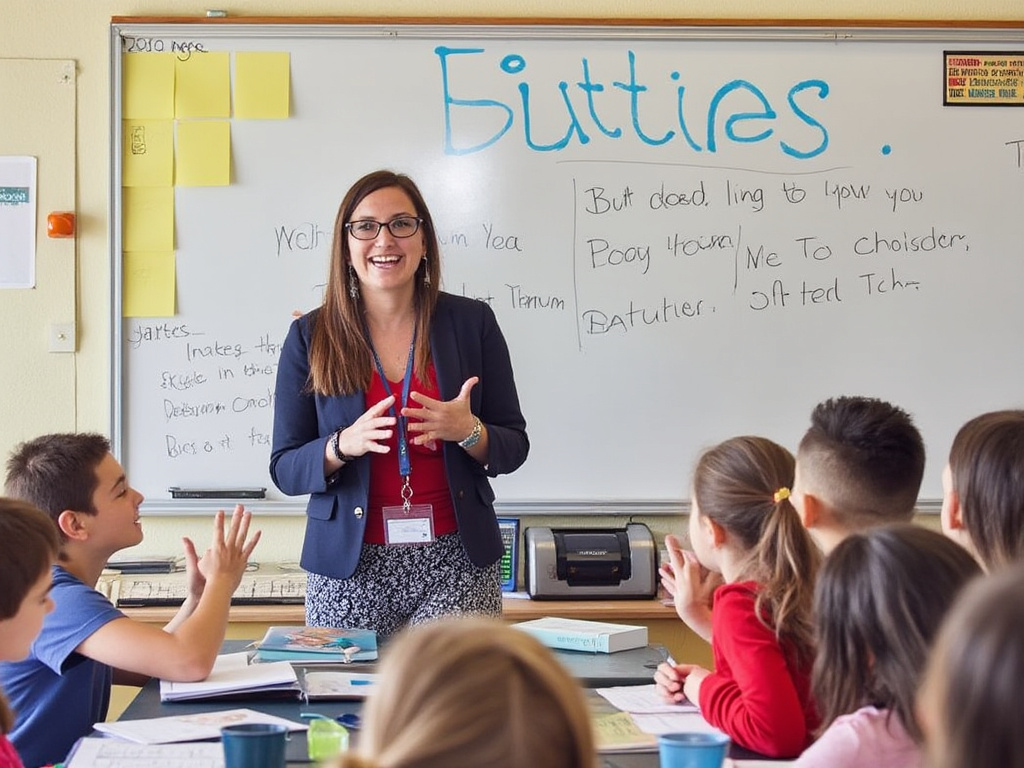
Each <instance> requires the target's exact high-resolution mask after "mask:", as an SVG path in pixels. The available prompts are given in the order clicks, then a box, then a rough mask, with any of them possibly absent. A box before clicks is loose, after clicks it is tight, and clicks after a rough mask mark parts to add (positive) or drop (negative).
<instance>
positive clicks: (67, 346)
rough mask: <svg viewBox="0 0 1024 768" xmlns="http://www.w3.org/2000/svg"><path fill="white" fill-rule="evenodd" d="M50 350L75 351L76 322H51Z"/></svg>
mask: <svg viewBox="0 0 1024 768" xmlns="http://www.w3.org/2000/svg"><path fill="white" fill-rule="evenodd" d="M50 351H51V352H74V351H75V324H74V323H51V324H50Z"/></svg>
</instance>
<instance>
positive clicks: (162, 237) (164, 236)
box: [121, 187, 174, 251]
mask: <svg viewBox="0 0 1024 768" xmlns="http://www.w3.org/2000/svg"><path fill="white" fill-rule="evenodd" d="M121 207H122V209H123V210H122V216H121V219H122V225H123V228H122V231H121V236H122V249H123V250H125V251H173V250H174V188H173V187H122V189H121Z"/></svg>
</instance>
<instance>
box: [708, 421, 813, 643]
mask: <svg viewBox="0 0 1024 768" xmlns="http://www.w3.org/2000/svg"><path fill="white" fill-rule="evenodd" d="M794 467H795V461H794V459H793V454H791V453H790V452H789V451H787V450H786V449H785V448H783V447H782V446H781V445H778V444H777V443H774V442H772V441H771V440H768V439H767V438H764V437H754V436H749V435H748V436H742V437H734V438H731V439H729V440H726V441H725V442H722V443H719V444H718V445H716V446H714V447H713V448H710V449H708V450H707V451H705V452H704V453H703V454H702V455H701V457H700V459H698V461H697V467H696V469H695V470H694V480H693V496H694V499H695V500H696V502H697V507H698V509H699V513H700V514H702V515H707V517H709V518H710V519H711V520H714V521H715V522H716V523H718V524H719V525H721V526H722V527H723V528H725V529H726V531H728V532H729V534H731V535H732V536H733V537H735V538H736V539H737V540H738V541H739V543H740V546H741V547H742V549H743V550H744V551H745V552H747V553H748V558H749V559H748V563H747V567H746V568H745V573H744V575H745V577H746V578H749V579H752V580H754V581H756V582H758V584H759V585H760V589H759V590H758V593H757V597H756V603H755V609H756V611H757V615H758V618H759V619H760V620H761V622H762V623H764V624H765V626H767V627H768V628H769V629H771V630H772V631H774V632H775V634H776V637H778V638H779V639H780V640H787V641H788V642H789V643H790V644H791V646H792V648H793V649H794V650H795V651H796V654H797V660H798V661H800V662H809V661H810V660H811V658H812V657H813V654H814V631H813V627H812V624H811V603H812V596H813V589H814V578H815V575H816V573H817V570H818V563H819V561H820V555H819V553H818V550H817V548H816V547H815V546H814V543H813V542H812V541H811V539H810V537H809V535H808V534H807V531H806V530H805V529H804V527H803V525H802V524H801V522H800V517H799V515H798V514H797V512H796V510H795V509H794V508H793V504H792V503H791V502H790V500H789V494H788V491H789V489H790V488H791V487H792V485H793V472H794ZM783 489H785V490H784V491H783ZM780 491H781V492H780Z"/></svg>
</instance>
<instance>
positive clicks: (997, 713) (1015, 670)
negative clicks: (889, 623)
mask: <svg viewBox="0 0 1024 768" xmlns="http://www.w3.org/2000/svg"><path fill="white" fill-rule="evenodd" d="M1022 637H1024V567H1022V566H1021V565H1020V564H1016V565H1013V566H1012V567H1009V568H1007V569H1005V570H1003V571H1000V572H999V573H997V574H994V575H991V576H984V577H982V578H980V579H977V580H976V581H975V582H974V583H973V584H971V585H970V586H969V587H967V589H965V590H964V592H963V594H962V595H961V596H960V598H959V599H958V600H957V602H956V604H955V605H954V606H953V609H952V610H951V611H950V612H949V615H948V616H946V620H945V621H944V622H943V624H942V629H941V630H940V632H939V636H938V639H937V640H936V642H935V648H934V650H933V652H932V654H931V656H930V658H929V660H928V667H927V670H926V672H925V680H924V683H923V685H922V686H921V691H920V692H919V694H918V701H917V709H918V712H920V713H922V715H923V717H922V721H923V723H924V725H925V726H926V729H925V746H926V749H925V751H926V754H927V756H928V760H927V764H928V765H929V766H930V768H963V766H970V767H971V768H1004V767H1005V766H1009V765H1024V728H1021V722H1020V685H1021V680H1024V643H1022V642H1021V638H1022ZM928 712H931V713H934V714H935V716H936V717H935V719H934V720H933V719H932V718H931V717H928V716H927V713H928Z"/></svg>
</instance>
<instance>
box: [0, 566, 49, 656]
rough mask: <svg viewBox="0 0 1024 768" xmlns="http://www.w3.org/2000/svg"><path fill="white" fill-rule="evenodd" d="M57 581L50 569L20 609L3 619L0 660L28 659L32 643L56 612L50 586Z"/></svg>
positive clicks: (30, 591)
mask: <svg viewBox="0 0 1024 768" xmlns="http://www.w3.org/2000/svg"><path fill="white" fill-rule="evenodd" d="M52 581H53V577H52V574H51V572H50V569H49V568H47V569H46V570H44V571H43V573H42V574H41V575H40V576H39V578H38V579H36V582H35V584H33V585H32V586H31V587H30V588H29V590H28V594H26V595H25V597H24V598H23V599H22V601H21V605H20V606H18V612H17V613H16V614H14V615H13V616H11V617H10V618H7V619H0V661H21V660H22V659H24V658H25V657H27V656H28V654H29V651H30V650H31V648H32V641H33V640H35V639H36V637H37V636H38V635H39V632H40V630H42V628H43V617H45V616H46V614H48V613H49V612H50V611H52V610H53V598H52V597H50V584H51V582H52Z"/></svg>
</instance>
